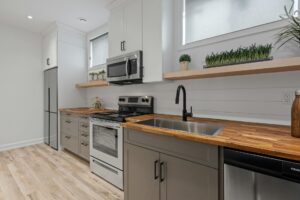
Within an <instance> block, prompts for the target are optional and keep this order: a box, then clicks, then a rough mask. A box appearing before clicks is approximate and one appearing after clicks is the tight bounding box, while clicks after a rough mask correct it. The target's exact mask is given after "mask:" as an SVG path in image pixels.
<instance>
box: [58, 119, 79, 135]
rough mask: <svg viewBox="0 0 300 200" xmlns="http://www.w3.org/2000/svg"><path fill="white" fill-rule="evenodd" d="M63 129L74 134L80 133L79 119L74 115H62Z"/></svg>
mask: <svg viewBox="0 0 300 200" xmlns="http://www.w3.org/2000/svg"><path fill="white" fill-rule="evenodd" d="M60 124H61V131H62V132H66V133H69V134H72V135H76V134H77V133H78V119H77V118H76V117H73V116H62V117H61V122H60Z"/></svg>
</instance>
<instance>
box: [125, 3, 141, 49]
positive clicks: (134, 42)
mask: <svg viewBox="0 0 300 200" xmlns="http://www.w3.org/2000/svg"><path fill="white" fill-rule="evenodd" d="M142 20H143V18H142V0H129V1H126V3H125V5H124V29H125V44H124V45H125V51H126V53H130V52H133V51H137V50H142V48H143V46H142V34H143V33H142V29H143V27H142Z"/></svg>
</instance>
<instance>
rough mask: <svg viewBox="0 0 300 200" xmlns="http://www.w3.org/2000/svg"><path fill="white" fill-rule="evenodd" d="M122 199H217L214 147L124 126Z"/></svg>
mask: <svg viewBox="0 0 300 200" xmlns="http://www.w3.org/2000/svg"><path fill="white" fill-rule="evenodd" d="M124 147H125V148H124V158H125V160H124V175H125V180H124V192H125V200H140V199H143V200H182V199H189V200H202V199H205V200H206V199H209V200H218V198H219V170H218V166H219V165H218V163H219V154H218V151H219V150H218V147H217V146H213V145H207V144H203V143H198V142H193V141H186V140H182V139H177V138H173V137H169V136H163V135H158V134H157V135H156V134H150V133H145V132H141V131H135V130H130V129H125V145H124Z"/></svg>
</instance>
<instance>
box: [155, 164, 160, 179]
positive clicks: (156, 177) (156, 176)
mask: <svg viewBox="0 0 300 200" xmlns="http://www.w3.org/2000/svg"><path fill="white" fill-rule="evenodd" d="M158 163H159V160H156V161H155V162H154V180H156V179H158V177H159V176H158V175H157V164H158Z"/></svg>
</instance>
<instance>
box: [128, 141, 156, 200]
mask: <svg viewBox="0 0 300 200" xmlns="http://www.w3.org/2000/svg"><path fill="white" fill-rule="evenodd" d="M124 156H125V159H124V175H125V177H124V178H125V181H124V183H125V185H124V191H125V200H159V178H158V173H159V172H158V171H159V169H158V167H159V166H158V165H159V162H158V161H159V153H158V152H155V151H150V150H147V149H144V148H141V147H137V146H134V145H130V144H127V143H125V152H124ZM155 169H156V170H155Z"/></svg>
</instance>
